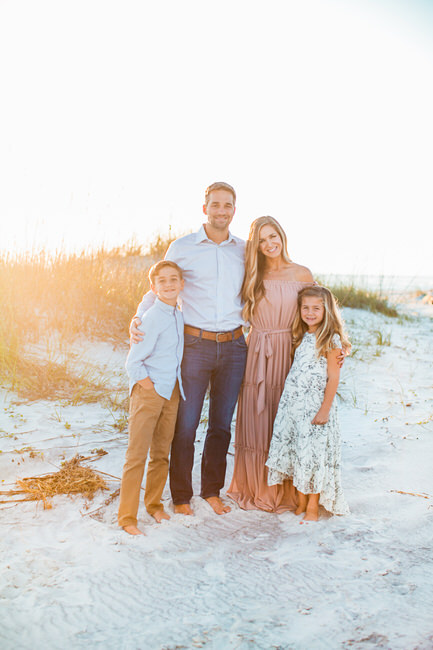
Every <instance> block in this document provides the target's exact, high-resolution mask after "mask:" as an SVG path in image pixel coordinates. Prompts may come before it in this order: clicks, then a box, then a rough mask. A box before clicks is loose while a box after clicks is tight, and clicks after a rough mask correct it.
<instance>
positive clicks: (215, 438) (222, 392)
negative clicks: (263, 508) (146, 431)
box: [170, 334, 247, 505]
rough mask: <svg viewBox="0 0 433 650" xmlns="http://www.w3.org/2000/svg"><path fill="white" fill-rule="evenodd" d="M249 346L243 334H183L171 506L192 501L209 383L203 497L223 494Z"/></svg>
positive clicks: (173, 450)
mask: <svg viewBox="0 0 433 650" xmlns="http://www.w3.org/2000/svg"><path fill="white" fill-rule="evenodd" d="M246 358H247V345H246V343H245V339H244V337H243V336H240V337H239V338H238V339H235V340H231V341H226V342H224V343H218V342H216V341H209V340H206V339H203V338H201V336H192V335H190V334H185V347H184V354H183V360H182V384H183V389H184V391H185V397H186V400H185V401H184V400H182V399H181V400H180V404H179V411H178V415H177V422H176V430H175V433H174V438H173V444H172V448H171V457H170V489H171V494H172V497H173V503H174V504H175V505H180V504H183V503H189V502H190V500H191V497H192V495H193V489H192V468H193V464H194V441H195V434H196V430H197V427H198V425H199V422H200V415H201V409H202V406H203V401H204V397H205V394H206V390H207V388H208V386H209V385H210V396H209V421H208V429H207V434H206V440H205V443H204V448H203V457H202V462H201V493H200V494H201V496H202V497H203V498H204V499H207V498H209V497H213V496H219V493H220V490H221V489H222V488H223V487H224V480H225V473H226V464H227V461H226V456H227V450H228V447H229V444H230V437H231V432H230V426H231V421H232V417H233V411H234V409H235V406H236V400H237V399H238V393H239V389H240V387H241V383H242V379H243V376H244V371H245V363H246Z"/></svg>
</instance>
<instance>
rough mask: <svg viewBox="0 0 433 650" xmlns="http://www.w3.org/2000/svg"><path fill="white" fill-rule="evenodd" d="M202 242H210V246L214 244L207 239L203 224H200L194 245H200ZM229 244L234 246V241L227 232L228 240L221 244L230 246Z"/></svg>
mask: <svg viewBox="0 0 433 650" xmlns="http://www.w3.org/2000/svg"><path fill="white" fill-rule="evenodd" d="M204 241H208V242H211V243H212V244H215V242H214V241H212V239H209V237H208V236H207V234H206V230H205V229H204V224H202V226H201V228H200V230H198V231H197V233H196V240H195V243H196V244H201V243H202V242H204ZM231 243H233V244H236V240H235V238H234V236H233V235H232V234H231V232H230V230H229V236H228V238H227V239H225V240H224V241H223V242H221V244H224V245H227V244H231Z"/></svg>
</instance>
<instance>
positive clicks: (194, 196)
mask: <svg viewBox="0 0 433 650" xmlns="http://www.w3.org/2000/svg"><path fill="white" fill-rule="evenodd" d="M0 61H1V68H0V84H1V85H0V87H1V97H2V99H1V102H0V182H1V189H0V215H1V232H0V248H3V249H5V248H7V249H22V248H36V249H38V248H40V247H41V246H46V247H48V248H50V249H53V248H56V247H64V248H68V249H70V248H78V249H82V248H86V247H88V246H95V245H98V244H100V243H101V242H104V243H105V244H106V245H108V246H114V245H119V244H121V243H124V242H125V241H126V240H128V239H130V238H131V237H132V236H133V235H135V236H136V238H137V240H138V241H140V242H146V241H148V240H149V239H150V238H152V236H154V235H155V234H156V233H157V232H162V233H166V232H167V231H168V227H169V225H171V226H172V228H173V230H174V231H175V232H185V231H187V230H196V229H198V227H199V225H200V224H201V223H202V212H201V207H202V203H203V193H204V189H205V188H206V186H207V185H209V184H210V183H212V182H214V181H216V180H225V181H227V182H229V183H231V184H232V185H233V186H234V187H235V188H236V190H237V193H238V204H237V205H238V207H237V212H236V215H235V219H234V221H233V224H232V231H233V232H234V233H235V234H237V235H240V236H243V237H246V236H247V235H248V230H249V224H250V223H251V221H252V220H253V219H254V218H256V217H258V216H261V215H263V214H270V215H272V216H274V217H276V218H277V219H278V220H279V221H280V222H281V223H282V225H283V226H284V228H285V229H286V231H287V233H288V240H289V253H290V255H291V256H292V258H293V259H294V260H295V261H297V262H299V263H301V264H305V265H307V266H309V267H310V268H311V269H312V271H313V273H356V274H369V273H372V274H393V275H395V274H398V275H402V274H404V275H433V264H432V252H431V251H432V241H433V226H432V224H433V188H432V185H433V183H432V179H433V117H432V116H433V2H430V1H429V0H425V1H421V0H386V1H385V0H340V1H337V0H296V1H295V0H266V2H265V0H260V1H257V0H182V1H179V0H161V1H159V2H156V1H152V2H150V1H147V0H136V1H134V0H70V1H66V0H38V1H37V2H35V0H0Z"/></svg>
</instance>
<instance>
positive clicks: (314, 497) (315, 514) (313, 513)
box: [304, 494, 320, 521]
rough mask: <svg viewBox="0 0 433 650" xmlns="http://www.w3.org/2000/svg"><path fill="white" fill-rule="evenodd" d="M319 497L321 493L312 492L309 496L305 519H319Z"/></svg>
mask: <svg viewBox="0 0 433 650" xmlns="http://www.w3.org/2000/svg"><path fill="white" fill-rule="evenodd" d="M319 497H320V494H310V495H309V496H308V504H307V509H306V511H305V517H304V521H317V520H318V519H319Z"/></svg>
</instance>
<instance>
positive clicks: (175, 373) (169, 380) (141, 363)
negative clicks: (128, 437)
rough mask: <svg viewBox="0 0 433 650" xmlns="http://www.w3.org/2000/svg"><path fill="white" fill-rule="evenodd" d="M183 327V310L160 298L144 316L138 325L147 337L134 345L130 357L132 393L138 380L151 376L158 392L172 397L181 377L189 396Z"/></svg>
mask: <svg viewBox="0 0 433 650" xmlns="http://www.w3.org/2000/svg"><path fill="white" fill-rule="evenodd" d="M183 328H184V323H183V316H182V312H181V311H180V309H179V308H178V307H177V306H176V307H173V306H172V305H167V304H166V303H165V302H162V300H159V298H157V299H156V301H155V303H154V304H153V305H152V307H150V308H149V309H148V310H147V311H146V313H145V314H144V315H143V317H142V321H141V325H140V327H139V328H138V329H139V330H140V332H142V333H143V334H144V337H143V340H142V341H140V343H133V344H132V345H131V349H130V350H129V354H128V357H127V359H126V364H125V365H126V370H127V373H128V377H129V394H131V392H132V389H133V387H134V385H135V384H136V383H137V381H140V380H141V379H146V377H149V378H150V379H151V381H152V382H153V384H154V386H155V390H156V392H157V393H158V394H159V395H161V397H164V398H165V399H170V397H171V394H172V392H173V388H174V387H175V384H176V380H178V381H179V389H180V394H181V396H182V398H183V399H185V395H184V392H183V387H182V377H181V372H180V367H181V362H182V355H183Z"/></svg>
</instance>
